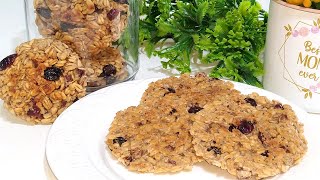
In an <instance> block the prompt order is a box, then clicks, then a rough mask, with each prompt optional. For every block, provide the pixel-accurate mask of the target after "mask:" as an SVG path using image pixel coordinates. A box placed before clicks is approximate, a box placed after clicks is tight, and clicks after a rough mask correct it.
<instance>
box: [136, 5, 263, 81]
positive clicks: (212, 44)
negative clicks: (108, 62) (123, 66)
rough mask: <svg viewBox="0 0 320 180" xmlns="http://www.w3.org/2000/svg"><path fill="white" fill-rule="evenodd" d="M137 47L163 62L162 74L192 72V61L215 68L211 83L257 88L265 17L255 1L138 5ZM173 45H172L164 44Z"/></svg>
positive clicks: (260, 70)
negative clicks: (215, 80) (231, 82)
mask: <svg viewBox="0 0 320 180" xmlns="http://www.w3.org/2000/svg"><path fill="white" fill-rule="evenodd" d="M141 4H142V6H141V15H142V20H141V21H140V42H141V43H142V44H143V46H144V48H145V51H146V52H147V55H148V56H149V57H150V56H152V55H154V56H159V57H161V58H165V59H167V61H162V65H163V67H164V68H174V69H177V70H178V71H180V72H181V73H186V72H191V68H190V61H191V58H192V57H193V56H194V55H195V54H197V55H198V57H199V58H200V60H201V62H202V63H205V64H207V63H216V64H217V66H215V67H214V68H213V69H212V71H211V73H210V76H211V77H224V78H229V79H231V80H236V81H240V82H245V83H248V84H251V85H255V86H259V87H261V86H262V85H261V82H260V81H259V80H258V77H259V76H261V75H262V74H263V64H262V63H261V60H260V58H259V56H260V54H261V52H262V50H263V48H264V44H265V38H266V23H267V17H268V16H267V13H266V12H265V11H263V10H262V9H261V6H260V5H259V4H258V3H257V2H255V0H191V1H190V0H180V1H174V0H142V1H141ZM168 41H169V42H170V41H172V42H173V43H172V45H168V44H165V43H164V42H168Z"/></svg>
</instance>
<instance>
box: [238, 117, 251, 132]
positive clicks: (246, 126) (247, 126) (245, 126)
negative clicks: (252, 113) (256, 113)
mask: <svg viewBox="0 0 320 180" xmlns="http://www.w3.org/2000/svg"><path fill="white" fill-rule="evenodd" d="M253 129H254V126H253V123H252V122H250V121H247V120H243V121H241V123H240V124H239V126H238V130H239V131H240V132H241V133H242V134H245V135H247V134H250V133H251V132H252V131H253Z"/></svg>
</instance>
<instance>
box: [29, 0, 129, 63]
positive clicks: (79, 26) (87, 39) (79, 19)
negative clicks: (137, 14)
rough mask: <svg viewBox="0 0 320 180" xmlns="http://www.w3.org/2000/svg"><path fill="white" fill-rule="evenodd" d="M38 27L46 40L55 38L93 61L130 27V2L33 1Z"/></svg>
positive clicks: (121, 0) (117, 0)
mask: <svg viewBox="0 0 320 180" xmlns="http://www.w3.org/2000/svg"><path fill="white" fill-rule="evenodd" d="M34 7H35V12H36V24H37V26H38V29H39V32H40V34H41V35H43V36H54V37H55V38H57V39H59V40H61V41H62V42H64V43H66V44H67V45H68V46H70V47H71V48H73V49H74V50H75V51H76V52H77V53H78V54H79V55H80V57H81V58H84V59H90V58H92V56H95V55H97V54H99V53H100V52H101V51H103V50H104V49H105V48H107V47H110V46H111V45H112V42H115V41H117V40H118V39H119V38H120V36H121V34H122V33H123V31H124V29H125V28H126V27H127V23H128V14H129V5H128V1H127V0H114V1H112V0H86V1H83V0H75V1H64V0H46V1H44V0H34Z"/></svg>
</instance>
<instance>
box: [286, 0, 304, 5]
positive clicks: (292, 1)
mask: <svg viewBox="0 0 320 180" xmlns="http://www.w3.org/2000/svg"><path fill="white" fill-rule="evenodd" d="M303 2H304V0H287V3H289V4H294V5H302V4H303Z"/></svg>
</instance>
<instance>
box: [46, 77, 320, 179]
mask: <svg viewBox="0 0 320 180" xmlns="http://www.w3.org/2000/svg"><path fill="white" fill-rule="evenodd" d="M154 80H155V79H149V80H140V81H131V82H126V83H122V84H118V85H115V86H111V87H108V88H105V89H102V90H100V91H97V92H95V93H93V94H90V95H89V96H87V97H85V98H83V99H81V100H79V101H78V102H76V103H75V104H73V105H72V106H71V107H70V108H68V109H67V110H66V111H64V112H63V113H62V115H61V116H60V117H59V118H58V119H57V120H56V122H55V123H54V124H53V126H52V128H51V130H50V132H49V135H48V140H47V146H46V155H47V159H48V162H49V165H50V167H51V168H52V171H53V172H54V174H55V175H56V177H57V178H58V179H60V180H71V179H76V180H82V179H84V180H100V179H101V180H102V179H108V180H129V179H130V180H150V179H155V180H157V179H166V180H170V179H174V180H178V179H183V180H188V179H190V180H191V179H196V178H199V177H201V179H234V177H232V176H231V175H229V174H228V173H227V172H226V171H223V170H220V169H219V168H216V167H213V166H209V165H207V164H206V163H200V164H197V165H195V166H194V167H193V169H192V170H191V171H183V172H180V173H174V174H162V175H155V174H139V173H134V172H129V171H128V170H127V169H126V168H125V167H124V166H123V165H121V164H120V163H118V162H117V160H116V159H114V158H113V156H112V155H111V153H110V151H109V150H108V149H106V146H105V143H104V139H105V136H106V135H107V133H108V129H109V126H110V124H111V122H112V120H113V118H114V116H115V114H116V112H117V111H119V110H123V109H125V108H127V107H129V106H132V105H138V103H139V100H140V98H141V95H142V93H143V92H144V90H145V89H146V88H147V86H148V84H149V83H150V82H151V81H154ZM235 87H236V89H238V90H240V91H241V92H242V93H245V94H247V93H251V92H258V93H259V94H260V95H264V96H267V97H268V98H270V99H276V100H279V101H281V102H282V103H286V104H290V103H289V102H288V101H286V100H284V99H283V98H281V97H279V96H277V95H275V94H272V93H270V92H267V91H264V90H261V89H258V88H256V87H252V86H248V85H245V84H240V83H235ZM290 105H292V107H293V109H294V110H295V112H296V114H297V116H298V117H299V119H300V120H301V121H302V122H303V123H304V124H305V131H306V133H305V135H306V138H307V140H308V142H309V150H308V153H307V155H306V156H305V158H304V159H303V161H302V162H301V163H300V164H299V165H297V166H296V167H293V168H292V169H291V170H290V171H289V172H287V173H285V174H283V175H279V176H277V177H274V178H273V179H290V180H291V179H303V178H306V179H315V177H317V176H316V173H317V167H318V165H317V163H320V158H319V157H320V156H319V152H320V143H319V142H318V139H319V137H320V131H319V127H315V126H314V124H313V123H312V122H310V121H308V114H307V113H305V112H304V111H303V110H301V109H300V108H298V107H297V106H295V105H293V104H290ZM318 124H319V123H318Z"/></svg>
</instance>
